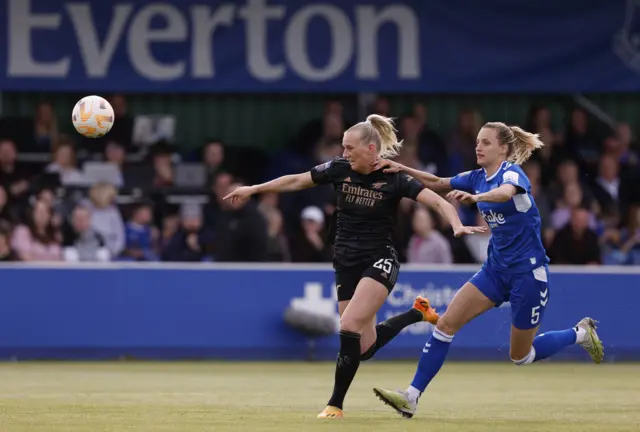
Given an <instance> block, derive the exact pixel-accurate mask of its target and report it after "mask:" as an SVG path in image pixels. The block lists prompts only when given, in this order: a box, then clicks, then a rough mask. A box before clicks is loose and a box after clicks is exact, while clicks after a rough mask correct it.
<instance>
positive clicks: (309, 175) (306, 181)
mask: <svg viewBox="0 0 640 432" xmlns="http://www.w3.org/2000/svg"><path fill="white" fill-rule="evenodd" d="M345 166H346V167H348V164H345V162H344V161H343V160H341V159H334V160H332V161H329V162H326V163H323V164H321V165H318V166H316V167H313V168H312V169H311V170H310V171H307V172H306V173H301V174H290V175H285V176H282V177H278V178H277V179H274V180H271V181H268V182H266V183H262V184H258V185H253V186H241V187H239V188H237V189H236V190H234V191H233V192H231V193H230V194H229V195H227V196H226V197H224V199H225V200H226V199H231V202H236V201H238V200H240V201H243V200H246V199H248V198H249V197H250V196H251V195H254V194H259V193H264V192H294V191H299V190H302V189H308V188H311V187H313V186H317V185H322V184H327V183H331V182H332V181H333V180H334V179H335V177H336V176H337V175H339V174H340V172H341V171H344V168H345Z"/></svg>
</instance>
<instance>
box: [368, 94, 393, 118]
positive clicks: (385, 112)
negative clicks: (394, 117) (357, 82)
mask: <svg viewBox="0 0 640 432" xmlns="http://www.w3.org/2000/svg"><path fill="white" fill-rule="evenodd" d="M371 114H380V115H381V116H385V117H391V104H390V103H389V99H388V98H386V97H384V96H378V97H376V100H374V101H373V104H372V105H371Z"/></svg>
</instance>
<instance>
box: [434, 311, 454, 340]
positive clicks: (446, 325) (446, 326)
mask: <svg viewBox="0 0 640 432" xmlns="http://www.w3.org/2000/svg"><path fill="white" fill-rule="evenodd" d="M436 328H437V329H438V330H440V331H441V332H442V333H444V334H447V335H449V336H453V335H455V334H456V333H458V330H460V325H459V324H458V323H456V322H455V321H454V320H452V319H451V318H449V317H447V314H446V313H445V314H444V315H442V316H441V317H440V319H439V320H438V324H436Z"/></svg>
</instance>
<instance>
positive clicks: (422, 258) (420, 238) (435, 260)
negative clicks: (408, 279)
mask: <svg viewBox="0 0 640 432" xmlns="http://www.w3.org/2000/svg"><path fill="white" fill-rule="evenodd" d="M413 231H414V235H413V236H412V237H411V240H409V247H408V250H407V262H409V263H414V264H418V263H419V264H451V263H452V262H453V255H452V253H451V245H449V242H447V239H446V238H445V237H444V236H443V235H442V234H441V233H440V232H439V231H437V230H435V229H434V224H433V219H432V216H431V214H430V213H429V211H428V210H427V209H425V208H423V207H422V206H416V208H415V209H414V211H413Z"/></svg>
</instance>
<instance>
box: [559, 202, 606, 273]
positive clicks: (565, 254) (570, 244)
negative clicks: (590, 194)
mask: <svg viewBox="0 0 640 432" xmlns="http://www.w3.org/2000/svg"><path fill="white" fill-rule="evenodd" d="M589 219H590V214H589V212H588V211H587V210H585V209H583V208H574V209H573V210H572V212H571V220H570V222H569V223H568V224H567V225H566V226H565V227H564V228H562V229H561V230H560V231H558V233H557V234H556V236H555V238H554V240H553V244H552V246H551V248H550V250H549V257H550V258H551V262H552V263H553V264H575V265H584V264H592V265H593V264H600V245H599V243H598V235H597V234H596V233H595V232H594V231H593V230H592V229H590V228H589Z"/></svg>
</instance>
